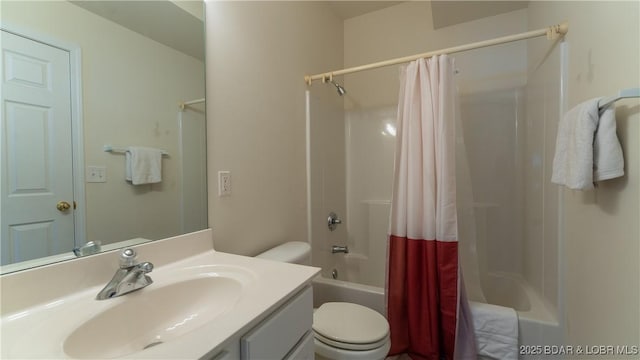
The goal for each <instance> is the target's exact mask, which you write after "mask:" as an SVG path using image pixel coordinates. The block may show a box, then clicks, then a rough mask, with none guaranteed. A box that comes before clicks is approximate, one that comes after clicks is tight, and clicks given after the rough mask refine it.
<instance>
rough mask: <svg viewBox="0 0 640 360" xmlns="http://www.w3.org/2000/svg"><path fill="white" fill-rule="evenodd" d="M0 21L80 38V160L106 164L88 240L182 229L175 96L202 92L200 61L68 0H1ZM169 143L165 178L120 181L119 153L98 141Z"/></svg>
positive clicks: (94, 194)
mask: <svg viewBox="0 0 640 360" xmlns="http://www.w3.org/2000/svg"><path fill="white" fill-rule="evenodd" d="M2 20H3V21H7V22H8V23H9V24H12V25H14V26H19V27H20V28H24V29H27V30H29V31H33V32H35V33H43V34H47V35H48V36H50V37H52V38H54V39H58V40H62V41H66V42H70V43H74V44H76V45H79V46H80V48H81V51H82V98H83V103H82V107H83V119H84V149H85V153H84V156H85V165H98V166H106V168H107V182H106V183H87V184H85V187H86V207H85V204H79V206H80V207H81V209H82V207H84V210H86V215H87V240H101V241H102V242H103V243H110V242H114V241H120V240H125V239H130V238H135V237H144V238H150V239H158V238H166V237H169V236H173V235H176V234H179V233H180V218H179V202H178V201H179V198H178V196H179V183H178V182H179V177H178V169H179V164H178V161H179V149H178V144H179V143H178V135H179V134H178V120H177V118H178V108H177V103H178V102H179V101H182V100H185V99H196V98H202V97H203V96H204V82H203V80H202V79H203V78H204V64H203V63H202V62H201V61H199V60H197V59H195V58H192V57H190V56H187V55H184V54H182V53H180V52H178V51H175V50H173V49H170V48H168V47H166V46H164V45H161V44H159V43H157V42H155V41H152V40H149V39H148V38H146V37H143V36H141V35H139V34H137V33H135V32H132V31H130V30H128V29H125V28H123V27H121V26H119V25H116V24H114V23H112V22H110V21H107V20H105V19H103V18H102V17H99V16H96V15H94V14H92V13H90V12H87V11H86V10H84V9H81V8H79V7H77V6H75V5H72V4H70V3H69V2H66V1H44V2H29V1H16V2H12V1H3V2H2ZM105 144H111V145H113V146H116V147H126V146H129V145H140V146H151V147H157V148H162V149H165V150H167V151H168V152H169V153H170V155H171V157H169V158H164V159H163V164H162V165H163V169H162V172H163V174H162V175H163V181H162V183H161V184H158V185H153V186H149V185H144V186H136V187H134V186H132V185H131V184H130V183H126V182H125V181H124V155H122V154H109V153H105V152H104V151H103V149H102V147H103V145H105Z"/></svg>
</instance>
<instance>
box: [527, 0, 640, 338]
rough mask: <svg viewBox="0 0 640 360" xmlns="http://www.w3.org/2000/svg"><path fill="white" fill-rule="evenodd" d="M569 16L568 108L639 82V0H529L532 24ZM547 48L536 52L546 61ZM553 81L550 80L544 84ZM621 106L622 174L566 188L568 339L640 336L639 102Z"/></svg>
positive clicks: (548, 22) (620, 103)
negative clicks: (582, 188) (583, 187)
mask: <svg viewBox="0 0 640 360" xmlns="http://www.w3.org/2000/svg"><path fill="white" fill-rule="evenodd" d="M562 20H568V22H569V26H570V28H569V33H568V34H567V35H566V42H567V44H568V47H569V63H568V76H567V79H568V83H567V88H568V100H567V102H568V104H567V105H568V107H569V108H571V107H573V106H575V105H577V104H579V103H580V102H582V101H585V100H587V99H590V98H594V97H599V96H610V95H613V94H615V93H616V92H617V91H618V90H619V89H624V88H629V87H638V86H639V83H640V4H639V3H638V2H611V1H601V2H573V1H569V2H555V1H554V2H538V1H532V2H530V3H529V26H530V27H531V28H536V27H539V26H543V25H545V24H551V23H556V22H559V21H562ZM544 54H545V51H544V49H538V51H537V52H536V53H535V54H530V58H531V57H533V56H536V55H537V56H539V57H538V58H539V59H541V58H542V57H543V56H544ZM545 80H546V81H553V79H551V78H547V79H544V80H543V81H545ZM639 104H640V103H639V101H638V99H633V100H623V101H619V102H618V103H617V105H616V106H617V111H616V118H617V123H618V136H619V138H620V141H621V143H622V147H623V152H624V155H625V171H626V175H625V176H624V177H623V178H619V179H615V180H610V181H605V182H602V183H601V184H600V186H599V187H598V188H597V189H596V190H594V191H587V192H579V191H570V190H564V191H563V192H562V195H561V196H562V205H563V207H564V209H563V212H562V216H563V217H564V231H563V232H562V235H563V236H564V242H565V245H564V248H565V249H564V256H563V258H562V260H564V268H563V270H564V273H565V274H564V282H563V286H562V288H564V292H565V297H566V300H565V303H566V317H565V320H566V332H567V338H566V343H568V344H575V345H578V344H583V345H601V344H604V345H616V344H621V345H625V344H628V345H632V344H638V343H639V340H640V261H639V260H638V259H639V252H640V241H639V240H640V229H639V225H638V223H639V222H638V219H639V218H640V201H638V200H639V198H640V196H639V193H640V178H639V170H640V148H639V145H640V114H639V113H640V105H639Z"/></svg>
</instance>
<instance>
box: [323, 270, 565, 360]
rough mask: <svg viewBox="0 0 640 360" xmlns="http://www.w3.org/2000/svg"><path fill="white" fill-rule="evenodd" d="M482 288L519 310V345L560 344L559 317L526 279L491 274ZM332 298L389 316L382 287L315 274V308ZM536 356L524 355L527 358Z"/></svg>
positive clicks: (493, 298) (497, 301)
mask: <svg viewBox="0 0 640 360" xmlns="http://www.w3.org/2000/svg"><path fill="white" fill-rule="evenodd" d="M483 291H484V292H485V296H486V297H487V299H488V302H489V303H492V304H495V305H501V306H508V307H512V308H514V309H515V310H516V312H517V314H518V328H519V329H518V331H519V343H520V345H559V344H556V343H555V342H553V343H550V342H549V339H561V329H560V325H559V323H558V321H557V319H556V318H555V317H554V316H553V315H552V312H551V311H550V310H549V308H548V306H546V305H545V304H544V302H543V301H542V299H541V298H540V297H539V296H538V295H537V293H536V292H535V291H534V290H533V288H531V286H530V285H528V284H527V283H526V282H525V281H523V280H522V279H520V278H518V277H517V276H513V275H511V274H504V273H491V274H489V281H488V285H487V286H486V289H484V288H483ZM330 301H346V302H352V303H356V304H360V305H363V306H367V307H369V308H371V309H373V310H375V311H377V312H379V313H380V314H382V315H384V316H386V310H385V297H384V289H383V288H380V287H375V286H369V285H361V284H356V283H351V282H347V281H342V280H334V279H328V278H325V277H321V276H318V277H316V278H315V279H314V280H313V305H314V307H318V306H320V305H321V304H323V303H325V302H330ZM533 358H534V357H529V356H521V359H525V360H526V359H533ZM548 359H552V357H548Z"/></svg>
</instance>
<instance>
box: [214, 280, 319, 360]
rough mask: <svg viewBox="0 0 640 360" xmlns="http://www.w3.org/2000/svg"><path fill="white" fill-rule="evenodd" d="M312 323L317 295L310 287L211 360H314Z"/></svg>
mask: <svg viewBox="0 0 640 360" xmlns="http://www.w3.org/2000/svg"><path fill="white" fill-rule="evenodd" d="M312 322H313V292H312V289H311V286H307V287H306V288H304V289H303V290H301V291H300V292H298V293H296V294H295V295H293V296H292V297H291V298H290V299H289V300H288V301H287V302H286V303H285V304H284V305H282V306H281V307H279V308H278V309H276V310H275V311H274V312H273V313H271V314H270V315H268V316H267V317H266V318H265V319H264V320H262V321H261V322H260V323H258V324H257V325H255V326H253V327H252V328H250V329H249V330H248V331H247V332H246V333H244V335H240V336H237V337H234V338H232V339H229V340H228V341H226V342H225V344H226V345H225V346H224V347H223V349H224V350H222V351H218V352H216V353H215V355H214V356H212V357H211V358H210V359H212V360H237V359H242V360H257V359H260V360H271V359H274V360H281V359H287V360H288V359H291V360H293V359H296V360H299V359H302V360H305V359H308V360H313V358H314V355H313V349H314V347H313V333H312V330H311V325H312ZM205 358H207V357H205Z"/></svg>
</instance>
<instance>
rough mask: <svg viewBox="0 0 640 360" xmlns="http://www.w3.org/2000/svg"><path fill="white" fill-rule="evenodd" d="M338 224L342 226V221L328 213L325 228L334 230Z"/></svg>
mask: <svg viewBox="0 0 640 360" xmlns="http://www.w3.org/2000/svg"><path fill="white" fill-rule="evenodd" d="M339 224H342V220H340V219H338V215H336V213H334V212H333V211H332V212H330V213H329V217H327V226H328V227H329V230H331V231H333V230H335V229H336V228H337V227H338V225H339Z"/></svg>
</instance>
